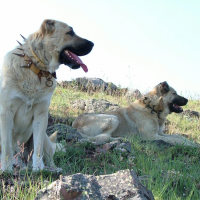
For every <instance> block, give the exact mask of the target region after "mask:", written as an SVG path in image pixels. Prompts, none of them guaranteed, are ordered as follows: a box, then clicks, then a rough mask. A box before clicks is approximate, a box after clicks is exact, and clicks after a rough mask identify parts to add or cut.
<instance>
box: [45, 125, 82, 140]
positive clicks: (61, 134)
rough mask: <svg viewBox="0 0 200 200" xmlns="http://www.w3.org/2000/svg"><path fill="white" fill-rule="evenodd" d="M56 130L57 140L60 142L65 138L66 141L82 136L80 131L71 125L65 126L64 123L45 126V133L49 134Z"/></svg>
mask: <svg viewBox="0 0 200 200" xmlns="http://www.w3.org/2000/svg"><path fill="white" fill-rule="evenodd" d="M56 131H57V141H58V142H60V141H62V140H65V141H67V142H69V141H71V140H73V139H81V138H82V136H81V135H80V133H79V132H78V131H77V130H76V129H74V128H72V127H71V126H67V125H64V124H55V125H53V126H49V127H48V128H47V131H46V133H47V135H48V136H50V135H51V134H53V133H54V132H56Z"/></svg>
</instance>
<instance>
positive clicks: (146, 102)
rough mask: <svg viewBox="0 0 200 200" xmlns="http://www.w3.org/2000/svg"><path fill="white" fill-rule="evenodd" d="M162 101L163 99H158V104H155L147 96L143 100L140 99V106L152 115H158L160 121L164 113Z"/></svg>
mask: <svg viewBox="0 0 200 200" xmlns="http://www.w3.org/2000/svg"><path fill="white" fill-rule="evenodd" d="M161 101H162V99H158V100H157V101H156V102H154V103H155V104H154V103H153V102H152V100H151V99H150V98H149V97H147V96H144V97H143V98H141V99H139V102H140V104H142V105H143V106H144V108H145V109H147V110H149V111H150V113H151V114H152V115H153V114H155V113H156V114H157V117H158V119H160V114H161V113H162V111H163V108H162V107H163V106H162V102H161Z"/></svg>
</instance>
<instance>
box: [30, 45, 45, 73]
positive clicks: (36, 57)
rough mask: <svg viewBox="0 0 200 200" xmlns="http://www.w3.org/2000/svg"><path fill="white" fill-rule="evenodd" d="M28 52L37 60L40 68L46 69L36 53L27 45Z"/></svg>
mask: <svg viewBox="0 0 200 200" xmlns="http://www.w3.org/2000/svg"><path fill="white" fill-rule="evenodd" d="M29 50H30V52H31V53H32V55H33V57H34V58H35V59H36V60H37V62H38V64H39V65H41V66H42V68H45V69H47V67H46V66H45V64H44V63H43V62H42V61H41V60H40V59H39V58H38V56H37V55H36V53H35V52H34V51H33V50H32V49H31V48H30V47H29Z"/></svg>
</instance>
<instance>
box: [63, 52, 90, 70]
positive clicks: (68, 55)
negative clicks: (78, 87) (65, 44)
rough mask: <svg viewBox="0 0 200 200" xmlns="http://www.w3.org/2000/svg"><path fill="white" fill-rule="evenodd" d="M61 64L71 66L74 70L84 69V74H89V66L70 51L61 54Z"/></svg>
mask: <svg viewBox="0 0 200 200" xmlns="http://www.w3.org/2000/svg"><path fill="white" fill-rule="evenodd" d="M60 63H61V64H65V65H67V66H69V67H70V68H72V69H78V68H80V67H82V69H83V71H84V72H88V68H87V66H86V65H85V64H84V63H83V62H82V60H81V59H80V58H79V57H78V56H77V55H76V54H75V53H73V52H71V51H69V50H62V51H61V53H60Z"/></svg>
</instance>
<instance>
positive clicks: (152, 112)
mask: <svg viewBox="0 0 200 200" xmlns="http://www.w3.org/2000/svg"><path fill="white" fill-rule="evenodd" d="M147 99H148V98H147V97H144V99H143V101H142V100H139V101H140V102H141V101H142V103H143V104H145V105H146V106H145V108H149V109H151V114H154V112H155V113H156V114H157V116H158V118H159V119H160V113H161V112H162V110H159V111H156V110H155V109H154V108H155V106H156V105H153V107H151V105H150V103H151V101H149V102H147V103H146V102H145V101H146V100H147Z"/></svg>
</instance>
